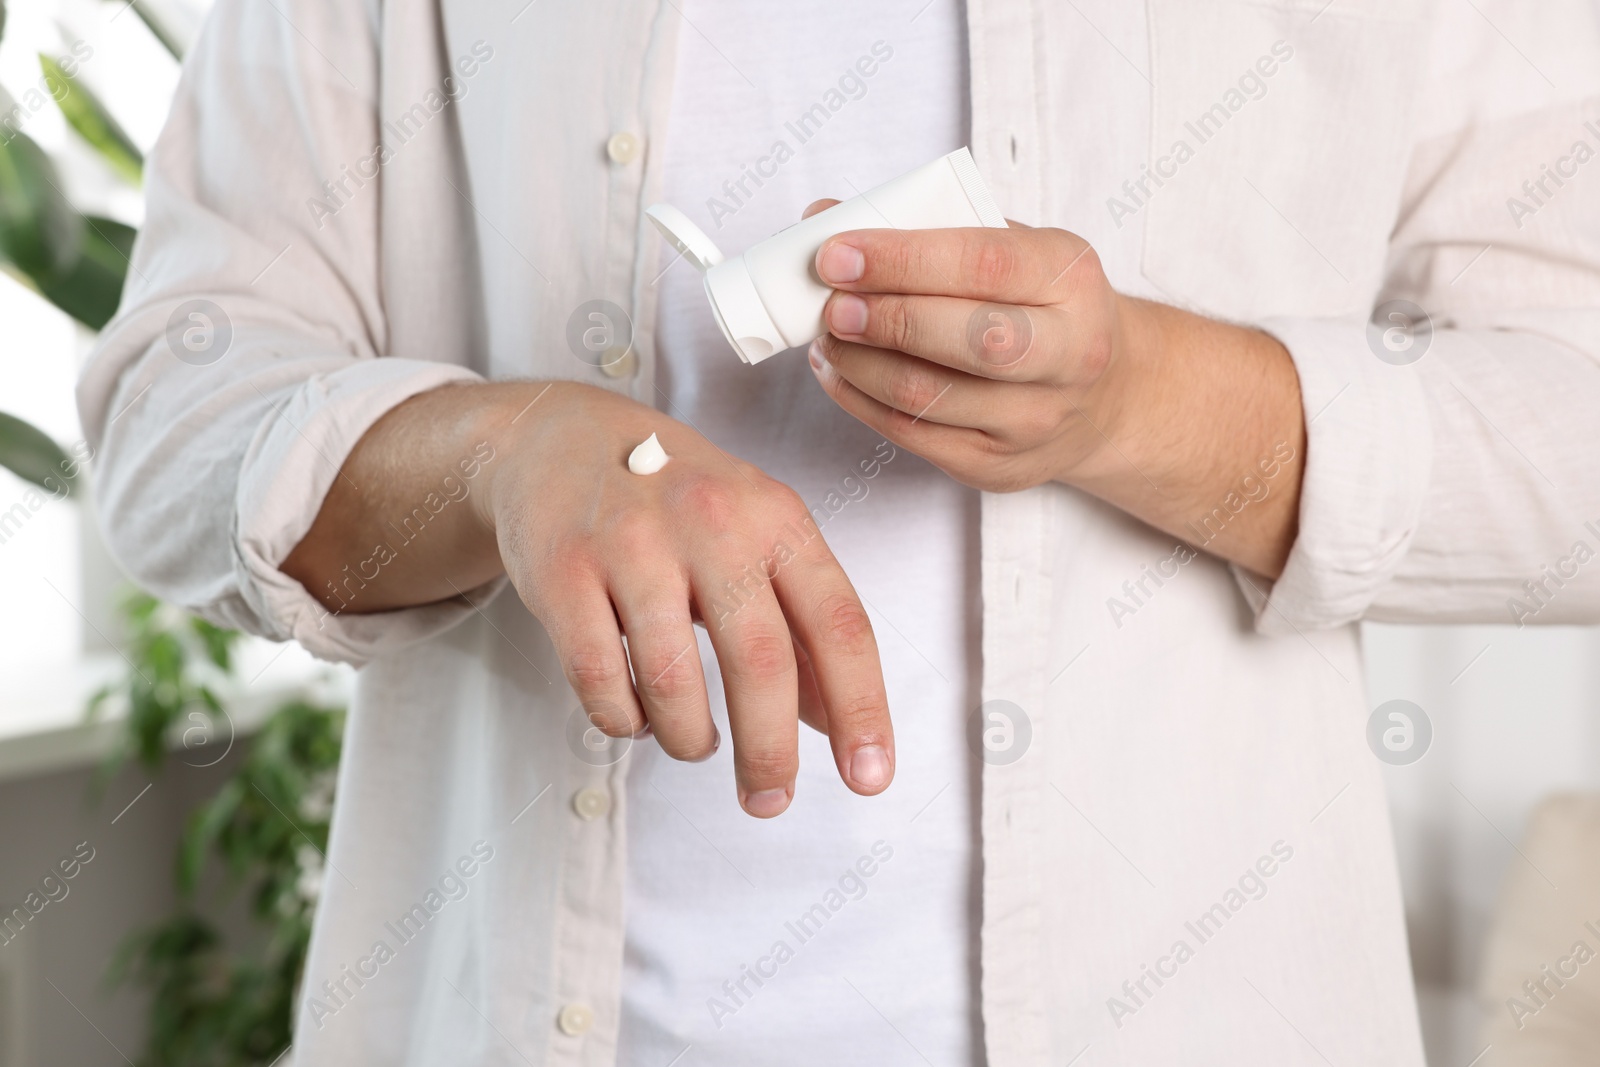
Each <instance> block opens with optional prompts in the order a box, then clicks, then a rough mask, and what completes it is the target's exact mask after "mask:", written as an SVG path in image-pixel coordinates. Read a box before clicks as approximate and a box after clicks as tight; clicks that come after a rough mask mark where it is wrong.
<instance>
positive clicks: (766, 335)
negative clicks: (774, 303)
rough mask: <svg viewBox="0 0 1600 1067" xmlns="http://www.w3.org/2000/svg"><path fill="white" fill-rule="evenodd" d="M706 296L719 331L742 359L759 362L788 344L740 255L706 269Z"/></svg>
mask: <svg viewBox="0 0 1600 1067" xmlns="http://www.w3.org/2000/svg"><path fill="white" fill-rule="evenodd" d="M706 296H707V297H708V298H709V299H710V301H711V313H712V315H714V316H715V317H716V320H717V325H718V326H720V327H722V335H723V336H724V337H726V338H727V339H728V343H729V344H730V345H732V346H733V350H734V351H735V352H737V353H739V358H740V359H742V360H744V361H745V362H746V363H760V362H761V361H762V360H764V359H766V358H767V357H768V356H770V355H772V354H773V353H775V352H781V351H783V350H784V349H785V348H788V347H789V342H788V341H785V340H784V339H783V334H782V333H781V332H780V331H779V330H778V324H777V323H775V322H773V321H772V315H771V314H770V313H769V312H768V311H767V305H766V304H764V303H762V301H761V294H760V293H758V292H756V286H755V282H753V281H752V280H751V279H750V269H749V268H748V267H747V266H745V262H744V257H743V256H740V257H738V258H737V259H730V260H728V261H727V262H726V263H720V264H718V265H717V266H715V267H712V268H711V269H710V270H708V271H706Z"/></svg>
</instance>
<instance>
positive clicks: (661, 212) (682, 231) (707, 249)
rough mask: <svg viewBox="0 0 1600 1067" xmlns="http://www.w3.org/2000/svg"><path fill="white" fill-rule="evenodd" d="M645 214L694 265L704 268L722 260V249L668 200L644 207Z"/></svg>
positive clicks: (696, 268) (700, 269)
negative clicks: (664, 202) (665, 202)
mask: <svg viewBox="0 0 1600 1067" xmlns="http://www.w3.org/2000/svg"><path fill="white" fill-rule="evenodd" d="M644 214H645V217H646V218H648V219H649V220H650V222H651V224H652V225H653V226H655V228H656V230H657V231H659V232H660V234H661V236H662V237H665V238H666V239H667V244H669V245H671V246H672V247H673V248H676V249H677V250H678V251H679V252H681V253H683V258H684V259H687V260H688V261H689V262H690V263H692V264H694V269H695V270H698V271H704V270H707V269H709V268H711V267H715V266H716V265H717V264H718V263H721V262H722V250H721V249H719V248H718V247H717V244H716V242H715V241H713V240H712V239H711V238H709V237H707V236H706V231H704V230H702V229H701V228H700V227H698V226H696V225H695V224H694V222H693V221H691V220H690V218H689V216H687V215H685V214H684V213H683V212H681V211H679V210H678V209H677V208H675V207H673V206H672V205H671V204H657V205H655V206H654V207H651V208H646V209H645V213H644Z"/></svg>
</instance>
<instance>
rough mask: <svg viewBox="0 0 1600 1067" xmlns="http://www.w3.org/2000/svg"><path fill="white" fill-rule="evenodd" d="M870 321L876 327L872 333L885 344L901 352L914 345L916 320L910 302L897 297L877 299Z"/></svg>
mask: <svg viewBox="0 0 1600 1067" xmlns="http://www.w3.org/2000/svg"><path fill="white" fill-rule="evenodd" d="M870 321H871V322H872V324H873V326H874V327H876V328H875V329H874V330H873V331H872V332H873V333H874V334H875V335H876V338H877V339H878V340H880V341H882V342H884V343H885V344H887V345H890V346H891V347H894V348H898V349H900V350H901V351H902V352H905V351H910V350H911V348H912V347H913V346H915V345H916V342H917V338H916V333H917V327H916V319H915V316H913V315H912V313H911V302H910V301H908V300H905V299H904V298H902V297H898V296H882V297H879V298H878V299H877V307H875V308H873V314H872V316H871V318H870Z"/></svg>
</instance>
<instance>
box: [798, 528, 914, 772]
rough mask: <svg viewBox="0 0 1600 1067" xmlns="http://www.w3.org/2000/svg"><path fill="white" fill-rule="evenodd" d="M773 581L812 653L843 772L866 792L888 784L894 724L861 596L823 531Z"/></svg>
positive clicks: (831, 739)
mask: <svg viewBox="0 0 1600 1067" xmlns="http://www.w3.org/2000/svg"><path fill="white" fill-rule="evenodd" d="M772 586H773V591H774V592H775V593H777V595H778V603H779V605H780V606H781V607H782V608H783V613H784V615H786V616H787V617H788V619H789V628H790V630H791V631H792V632H793V633H794V635H795V637H796V639H798V641H799V642H800V645H801V647H802V649H803V650H804V652H805V654H806V656H807V657H808V658H809V659H810V660H811V671H812V675H813V677H814V678H815V679H816V685H817V693H818V695H819V696H820V697H821V700H822V706H823V709H824V711H825V713H826V715H827V720H828V741H829V743H830V744H831V745H832V746H833V759H834V763H836V764H837V765H838V767H839V776H840V777H841V778H843V779H844V783H845V785H847V786H849V787H850V788H851V789H852V790H853V791H855V792H857V793H860V794H862V795H863V796H873V795H875V794H877V793H881V792H883V791H884V790H885V789H887V788H889V783H890V781H892V780H893V779H894V726H893V725H892V724H891V723H890V721H889V698H888V695H887V694H886V692H885V690H884V685H883V667H882V665H881V664H880V663H879V661H878V642H877V639H876V638H875V637H874V636H873V633H872V621H871V620H870V619H869V618H867V612H866V609H865V608H864V607H863V606H862V604H861V598H860V597H859V596H857V595H856V591H855V587H854V586H853V585H851V584H850V579H849V578H848V577H846V576H845V573H844V568H842V567H840V566H839V562H838V560H836V559H834V556H833V553H832V552H831V551H829V550H828V547H827V546H826V545H825V544H824V543H823V542H822V538H821V534H820V532H817V533H816V534H815V539H814V540H813V541H812V542H810V543H808V544H806V545H803V546H801V547H800V548H799V549H798V551H796V552H795V553H794V554H793V556H792V558H790V559H789V560H787V561H782V562H780V563H779V566H778V568H777V573H776V574H775V576H774V577H773V580H772Z"/></svg>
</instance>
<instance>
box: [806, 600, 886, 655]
mask: <svg viewBox="0 0 1600 1067" xmlns="http://www.w3.org/2000/svg"><path fill="white" fill-rule="evenodd" d="M817 614H818V629H819V630H820V631H821V635H822V640H823V641H824V642H826V644H827V645H828V646H829V647H830V648H836V649H839V650H840V651H843V652H846V653H858V652H863V651H866V650H867V649H869V648H871V647H872V646H873V645H874V644H875V639H874V637H873V633H872V620H871V619H870V618H868V617H867V612H866V609H865V608H863V607H862V606H861V604H860V603H859V602H857V601H856V600H854V599H852V598H850V597H847V596H845V595H843V594H842V593H835V594H833V595H832V596H829V597H828V598H827V599H825V600H824V601H823V602H822V604H821V605H820V606H819V607H818V609H817Z"/></svg>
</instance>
